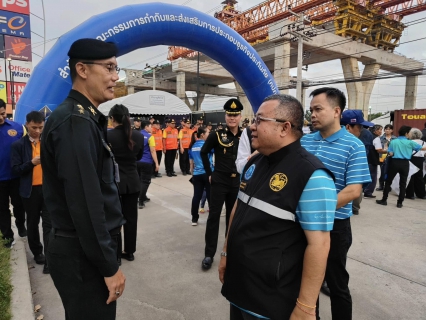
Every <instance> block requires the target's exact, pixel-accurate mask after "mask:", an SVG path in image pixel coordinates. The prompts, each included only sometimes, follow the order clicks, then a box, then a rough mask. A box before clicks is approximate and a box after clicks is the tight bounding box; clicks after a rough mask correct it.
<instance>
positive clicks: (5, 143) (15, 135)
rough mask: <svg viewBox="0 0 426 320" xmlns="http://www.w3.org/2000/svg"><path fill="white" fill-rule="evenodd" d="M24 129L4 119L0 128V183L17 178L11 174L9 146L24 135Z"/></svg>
mask: <svg viewBox="0 0 426 320" xmlns="http://www.w3.org/2000/svg"><path fill="white" fill-rule="evenodd" d="M24 132H25V131H24V127H23V126H22V125H20V124H19V123H17V122H14V121H11V120H9V119H5V122H4V124H2V125H1V126H0V181H6V180H11V179H15V178H17V177H16V176H14V175H13V174H12V168H11V164H10V146H11V145H12V143H13V142H15V141H16V140H19V139H21V138H22V136H23V135H24Z"/></svg>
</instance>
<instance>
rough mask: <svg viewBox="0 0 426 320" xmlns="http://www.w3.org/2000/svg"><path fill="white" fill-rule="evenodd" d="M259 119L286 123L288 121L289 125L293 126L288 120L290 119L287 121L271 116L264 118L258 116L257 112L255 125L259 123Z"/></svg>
mask: <svg viewBox="0 0 426 320" xmlns="http://www.w3.org/2000/svg"><path fill="white" fill-rule="evenodd" d="M261 121H274V122H280V123H286V122H288V123H290V127H294V126H293V125H292V124H291V122H290V121H288V120H284V119H273V118H264V117H262V116H259V115H258V114H257V115H256V118H255V123H256V126H258V125H259V124H260V122H261Z"/></svg>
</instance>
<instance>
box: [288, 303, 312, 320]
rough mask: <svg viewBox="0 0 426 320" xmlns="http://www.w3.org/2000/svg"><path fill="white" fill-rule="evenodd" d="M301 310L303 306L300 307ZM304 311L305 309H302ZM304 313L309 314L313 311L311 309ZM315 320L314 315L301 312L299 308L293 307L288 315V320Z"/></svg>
mask: <svg viewBox="0 0 426 320" xmlns="http://www.w3.org/2000/svg"><path fill="white" fill-rule="evenodd" d="M302 308H303V306H302ZM304 309H306V308H304ZM306 312H309V313H312V314H313V313H315V310H313V309H307V310H306ZM313 319H315V315H311V314H308V313H305V312H303V311H302V310H300V309H299V307H297V306H296V307H294V310H293V312H292V313H291V315H290V319H289V320H313Z"/></svg>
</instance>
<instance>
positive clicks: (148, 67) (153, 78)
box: [145, 63, 163, 90]
mask: <svg viewBox="0 0 426 320" xmlns="http://www.w3.org/2000/svg"><path fill="white" fill-rule="evenodd" d="M146 69H150V70H151V71H152V90H155V72H156V71H159V70H161V69H163V67H161V66H159V65H158V64H157V65H156V66H155V67H152V66H150V65H149V64H148V63H147V64H146V67H145V70H146Z"/></svg>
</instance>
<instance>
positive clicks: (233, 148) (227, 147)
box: [201, 99, 243, 269]
mask: <svg viewBox="0 0 426 320" xmlns="http://www.w3.org/2000/svg"><path fill="white" fill-rule="evenodd" d="M223 108H224V109H225V113H226V114H225V120H226V127H225V128H223V129H220V130H217V131H216V132H212V133H210V135H209V136H208V138H207V140H206V142H205V143H204V145H203V148H202V149H201V158H202V160H203V165H204V170H205V171H206V173H207V175H208V176H209V179H210V183H211V191H210V198H211V199H214V201H210V202H209V203H210V214H209V218H208V220H207V227H206V235H205V240H206V247H205V258H204V259H203V262H202V264H201V266H202V268H203V269H210V267H211V265H212V263H213V258H214V255H215V254H216V249H217V239H218V237H219V222H220V213H221V211H222V207H223V203H225V206H226V230H228V223H229V217H230V215H231V210H232V206H233V205H234V203H235V199H236V198H237V195H238V187H239V182H240V178H239V177H240V174H239V173H238V171H237V167H236V165H235V160H236V159H237V154H238V144H239V140H240V136H241V129H240V128H239V126H238V125H239V123H240V120H241V110H243V105H242V104H241V102H240V101H238V100H237V99H230V100H228V101H227V102H226V103H225V105H224V107H223ZM212 149H213V150H214V156H215V167H214V172H212V170H211V168H210V162H209V159H208V154H209V152H210V151H211V150H212ZM225 234H226V232H225Z"/></svg>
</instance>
